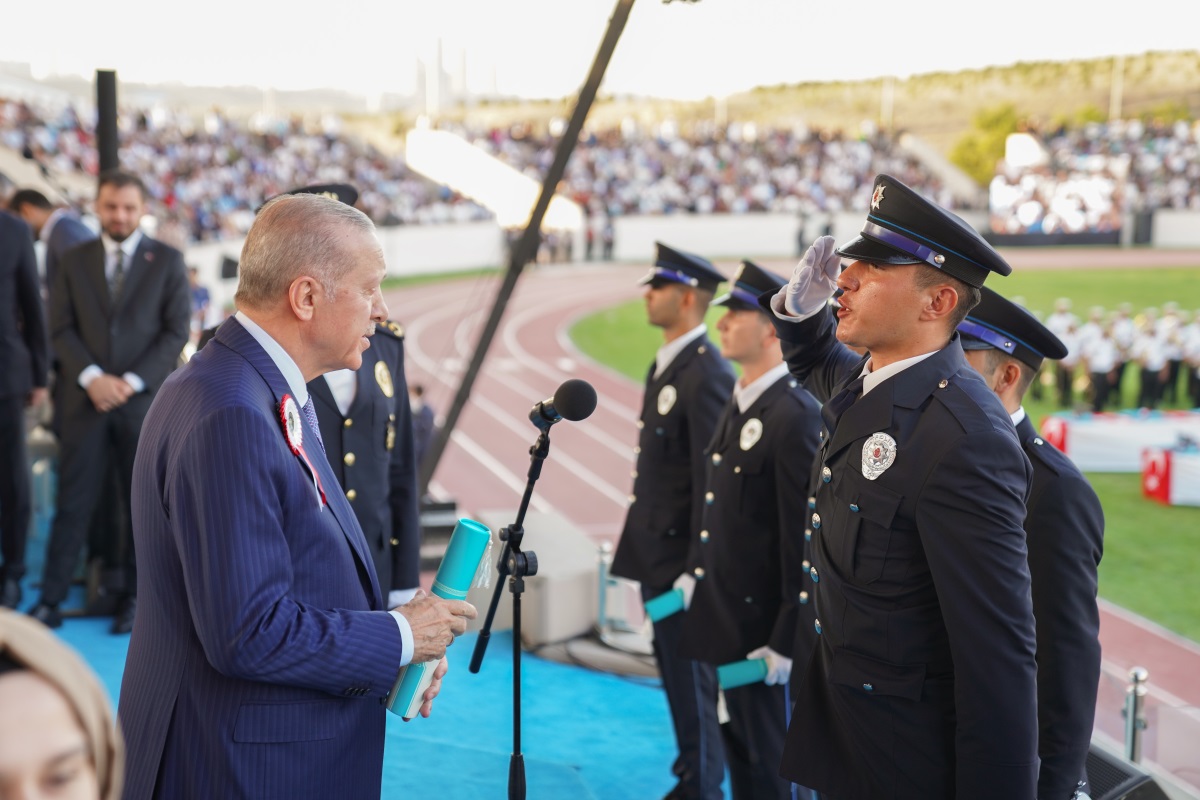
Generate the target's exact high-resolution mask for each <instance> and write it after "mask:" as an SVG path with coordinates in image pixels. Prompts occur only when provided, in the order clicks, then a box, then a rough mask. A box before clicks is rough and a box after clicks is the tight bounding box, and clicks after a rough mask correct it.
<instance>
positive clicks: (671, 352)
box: [654, 322, 707, 378]
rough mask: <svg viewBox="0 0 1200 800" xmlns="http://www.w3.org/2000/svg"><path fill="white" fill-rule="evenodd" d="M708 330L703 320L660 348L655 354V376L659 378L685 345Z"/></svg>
mask: <svg viewBox="0 0 1200 800" xmlns="http://www.w3.org/2000/svg"><path fill="white" fill-rule="evenodd" d="M706 330H707V327H706V326H705V325H704V323H703V322H701V323H700V324H699V325H697V326H696V327H694V328H692V329H691V330H690V331H688V332H687V333H685V334H684V335H683V336H680V337H679V338H678V339H673V340H671V341H669V342H667V343H666V344H664V345H663V346H662V347H660V348H658V352H657V353H655V355H654V377H656V378H657V377H658V376H659V375H661V374H662V373H663V370H665V369H666V368H667V367H669V366H671V362H672V361H674V360H675V356H677V355H679V354H680V353H682V352H683V349H684V348H685V347H687V346H688V345H689V344H691V343H692V342H694V341H695V340H696V339H698V338H700V337H701V336H703V335H704V332H705V331H706Z"/></svg>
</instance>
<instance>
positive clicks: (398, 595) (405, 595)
mask: <svg viewBox="0 0 1200 800" xmlns="http://www.w3.org/2000/svg"><path fill="white" fill-rule="evenodd" d="M416 596H417V587H415V586H414V587H413V588H411V589H392V590H391V591H390V592H388V598H387V604H388V608H395V607H396V606H402V605H404V604H405V603H407V602H408V601H409V600H412V599H413V598H414V597H416Z"/></svg>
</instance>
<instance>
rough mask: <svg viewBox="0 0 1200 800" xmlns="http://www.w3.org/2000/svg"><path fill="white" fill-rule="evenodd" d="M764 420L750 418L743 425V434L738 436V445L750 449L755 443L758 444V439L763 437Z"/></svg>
mask: <svg viewBox="0 0 1200 800" xmlns="http://www.w3.org/2000/svg"><path fill="white" fill-rule="evenodd" d="M762 431H763V428H762V420H759V419H748V420H746V424H745V425H743V426H742V434H741V436H739V437H738V446H739V447H741V448H742V449H743V450H749V449H750V448H751V447H754V445H756V444H758V440H759V439H761V438H762Z"/></svg>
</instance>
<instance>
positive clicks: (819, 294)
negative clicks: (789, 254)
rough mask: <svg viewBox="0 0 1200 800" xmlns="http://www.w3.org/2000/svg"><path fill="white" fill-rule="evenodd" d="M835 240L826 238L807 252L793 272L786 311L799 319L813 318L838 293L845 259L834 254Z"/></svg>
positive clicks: (818, 241) (815, 243) (784, 305)
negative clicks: (838, 281)
mask: <svg viewBox="0 0 1200 800" xmlns="http://www.w3.org/2000/svg"><path fill="white" fill-rule="evenodd" d="M834 249H835V245H834V243H833V237H832V236H822V237H821V238H819V239H817V240H816V241H815V242H813V243H812V246H811V247H809V248H808V250H806V251H805V252H804V258H802V259H800V263H799V264H797V265H796V269H795V270H794V271H793V272H792V279H791V280H790V281H788V285H787V289H786V291H785V293H784V296H783V307H784V309H785V310H786V311H787V312H788V313H789V314H791V315H793V316H796V317H811V316H812V315H813V314H815V313H816V312H817V311H819V310H820V309H821V308H822V307H823V306H824V305H825V304H826V303H827V302H829V298H830V297H833V293H834V292H836V291H837V280H838V276H839V275H840V274H841V271H842V270H841V264H842V259H841V256H839V255H838V254H837V253H835V252H834Z"/></svg>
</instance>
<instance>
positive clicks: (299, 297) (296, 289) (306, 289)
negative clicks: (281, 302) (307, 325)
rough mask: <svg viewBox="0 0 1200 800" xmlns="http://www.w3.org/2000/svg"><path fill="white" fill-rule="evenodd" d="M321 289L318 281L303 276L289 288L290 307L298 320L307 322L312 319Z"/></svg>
mask: <svg viewBox="0 0 1200 800" xmlns="http://www.w3.org/2000/svg"><path fill="white" fill-rule="evenodd" d="M319 288H320V287H318V286H317V281H316V279H315V278H312V277H309V276H308V275H301V276H300V277H299V278H296V280H294V281H292V283H291V285H289V286H288V306H289V307H290V308H291V309H292V313H293V314H295V315H296V318H297V319H300V320H303V321H305V322H307V321H309V320H311V319H312V315H313V311H314V309H315V308H316V294H317V291H318V290H319Z"/></svg>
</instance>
